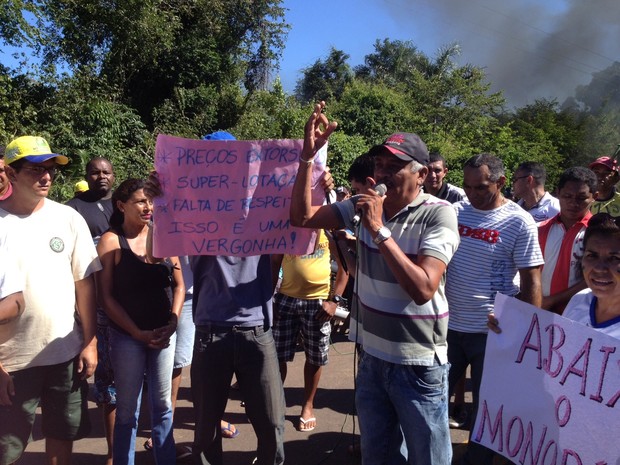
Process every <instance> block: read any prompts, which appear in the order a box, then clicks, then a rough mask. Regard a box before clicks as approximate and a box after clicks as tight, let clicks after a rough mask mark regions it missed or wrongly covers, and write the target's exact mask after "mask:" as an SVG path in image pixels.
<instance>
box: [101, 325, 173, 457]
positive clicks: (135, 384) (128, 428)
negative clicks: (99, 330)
mask: <svg viewBox="0 0 620 465" xmlns="http://www.w3.org/2000/svg"><path fill="white" fill-rule="evenodd" d="M175 339H176V335H173V336H172V337H171V338H170V346H169V347H167V348H165V349H149V348H148V347H147V346H145V345H144V344H143V343H141V342H139V341H137V340H135V339H134V338H132V337H131V336H129V335H127V334H123V333H121V332H120V331H117V330H115V329H113V328H110V356H111V359H112V366H113V368H114V376H115V384H116V393H117V397H116V422H115V424H114V447H113V457H114V464H115V465H125V464H127V465H133V463H134V460H135V443H136V430H137V427H138V416H139V414H140V401H141V398H142V385H143V382H144V379H145V375H146V382H147V383H148V390H147V395H148V401H149V409H150V413H151V430H152V431H151V438H152V439H153V452H154V454H153V455H154V458H155V463H156V464H158V465H169V464H173V463H175V462H176V452H175V447H174V438H173V437H172V401H171V399H170V391H171V380H172V363H173V361H174V345H175Z"/></svg>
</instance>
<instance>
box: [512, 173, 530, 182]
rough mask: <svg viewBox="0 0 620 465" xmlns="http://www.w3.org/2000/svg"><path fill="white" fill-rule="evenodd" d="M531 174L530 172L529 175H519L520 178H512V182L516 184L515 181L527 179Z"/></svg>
mask: <svg viewBox="0 0 620 465" xmlns="http://www.w3.org/2000/svg"><path fill="white" fill-rule="evenodd" d="M530 176H531V174H528V175H527V176H519V177H518V178H512V183H513V184H514V183H515V182H517V181H518V180H519V179H525V178H529V177H530Z"/></svg>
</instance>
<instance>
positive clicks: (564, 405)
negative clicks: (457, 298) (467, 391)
mask: <svg viewBox="0 0 620 465" xmlns="http://www.w3.org/2000/svg"><path fill="white" fill-rule="evenodd" d="M495 313H496V315H497V318H498V320H499V323H500V327H501V328H502V334H494V333H491V332H489V336H488V339H487V346H486V354H485V360H484V374H483V377H482V385H481V387H480V405H479V408H478V416H477V417H476V424H475V426H474V429H473V431H472V440H473V441H475V442H479V443H480V444H482V445H484V446H486V447H489V448H491V449H493V450H495V451H496V452H499V453H500V454H502V455H504V456H505V457H507V458H509V459H510V460H512V461H513V462H514V463H519V464H527V465H586V464H587V465H612V464H613V465H617V464H618V463H620V462H619V460H620V441H618V440H617V439H616V436H617V433H618V431H620V411H619V410H620V401H619V399H620V340H618V339H615V338H613V337H611V336H608V335H606V334H602V333H600V332H598V331H595V330H593V329H591V328H588V327H586V326H584V325H582V324H579V323H576V322H573V321H570V320H568V319H566V318H562V317H560V316H557V315H555V314H553V313H551V312H548V311H545V310H540V309H536V308H535V307H533V306H531V305H528V304H525V303H523V302H521V301H519V300H516V299H514V298H511V297H506V296H504V295H501V294H497V297H496V300H495Z"/></svg>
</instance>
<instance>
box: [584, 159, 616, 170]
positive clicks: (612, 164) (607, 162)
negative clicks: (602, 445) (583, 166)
mask: <svg viewBox="0 0 620 465" xmlns="http://www.w3.org/2000/svg"><path fill="white" fill-rule="evenodd" d="M617 165H618V162H617V161H616V160H614V159H613V158H611V157H598V158H597V159H596V160H594V161H593V162H592V163H590V166H589V168H590V169H592V168H594V167H595V166H604V167H605V168H607V169H608V170H610V171H617V170H618V166H617Z"/></svg>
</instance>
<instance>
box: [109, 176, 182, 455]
mask: <svg viewBox="0 0 620 465" xmlns="http://www.w3.org/2000/svg"><path fill="white" fill-rule="evenodd" d="M143 187H144V181H142V180H139V179H127V180H126V181H123V182H122V183H121V184H120V186H118V188H117V189H116V191H114V194H113V195H112V207H113V212H112V217H111V218H110V229H109V230H108V231H107V232H105V233H104V234H103V235H102V236H101V240H100V241H99V244H98V246H97V251H98V253H99V258H100V259H101V264H102V266H103V269H102V270H101V271H100V272H99V273H98V276H97V285H98V286H97V287H98V295H99V300H100V303H101V304H102V306H103V308H104V310H105V312H106V313H107V315H108V317H109V318H110V326H111V327H110V347H111V348H110V358H111V361H112V367H113V369H114V375H115V383H116V393H117V406H116V423H115V426H114V441H113V460H114V464H115V465H125V464H128V465H132V464H133V463H134V456H135V441H136V431H137V426H138V416H139V412H140V400H141V397H142V385H143V381H144V379H145V376H146V381H147V383H148V400H149V408H150V413H151V423H152V432H151V436H152V441H153V452H154V457H155V462H156V463H157V464H159V465H169V464H173V463H175V460H176V459H175V456H176V452H175V445H174V439H173V434H172V403H171V398H170V392H171V378H172V367H173V362H174V340H175V337H176V334H175V331H176V327H177V321H178V317H179V315H180V313H181V308H182V306H183V300H184V298H185V287H184V284H183V275H182V273H181V267H180V264H179V260H178V258H177V257H169V258H166V259H163V260H161V261H155V260H151V259H149V258H148V256H147V235H148V229H149V227H150V223H151V216H152V212H153V204H152V202H151V200H150V199H148V198H147V197H146V195H145V194H144V190H143Z"/></svg>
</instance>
